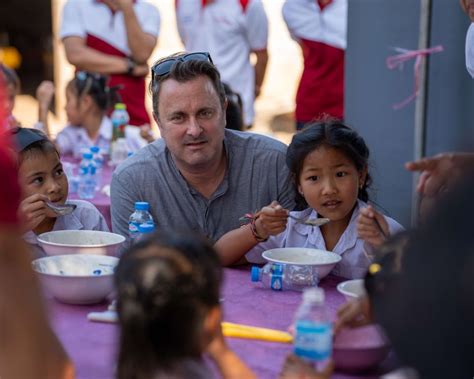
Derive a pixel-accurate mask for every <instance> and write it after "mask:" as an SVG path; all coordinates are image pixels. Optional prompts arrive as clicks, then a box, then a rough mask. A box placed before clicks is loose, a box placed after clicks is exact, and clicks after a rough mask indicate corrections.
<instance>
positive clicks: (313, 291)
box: [303, 287, 324, 303]
mask: <svg viewBox="0 0 474 379" xmlns="http://www.w3.org/2000/svg"><path fill="white" fill-rule="evenodd" d="M303 301H305V302H306V301H307V302H314V303H324V290H323V289H322V288H320V287H309V288H305V289H304V290H303Z"/></svg>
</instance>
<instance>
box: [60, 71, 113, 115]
mask: <svg viewBox="0 0 474 379" xmlns="http://www.w3.org/2000/svg"><path fill="white" fill-rule="evenodd" d="M108 79H109V78H108V76H106V75H101V74H96V73H91V72H87V71H78V72H77V73H76V75H75V76H74V79H72V80H71V82H70V83H69V84H68V88H71V89H72V90H73V92H74V94H75V95H76V96H77V97H78V98H82V97H83V96H85V95H89V96H91V97H92V99H93V100H94V102H95V103H96V104H97V106H98V107H99V109H100V110H102V111H107V110H108V109H110V108H111V107H113V105H114V104H115V103H118V102H120V95H119V94H118V92H117V91H118V89H119V88H118V87H108V85H107V82H108Z"/></svg>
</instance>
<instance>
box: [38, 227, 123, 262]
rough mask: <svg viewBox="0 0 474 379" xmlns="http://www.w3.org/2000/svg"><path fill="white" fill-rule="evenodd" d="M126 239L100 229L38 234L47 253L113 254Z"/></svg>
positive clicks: (39, 240)
mask: <svg viewBox="0 0 474 379" xmlns="http://www.w3.org/2000/svg"><path fill="white" fill-rule="evenodd" d="M124 241H125V237H123V236H121V235H120V234H115V233H109V232H101V231H98V230H57V231H54V232H47V233H43V234H40V235H39V236H38V242H39V244H40V245H41V247H42V248H43V249H44V251H45V252H46V254H47V255H66V254H95V255H111V256H115V255H117V253H118V248H119V247H120V245H121V244H122V243H123V242H124Z"/></svg>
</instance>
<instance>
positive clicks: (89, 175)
mask: <svg viewBox="0 0 474 379" xmlns="http://www.w3.org/2000/svg"><path fill="white" fill-rule="evenodd" d="M95 171H96V167H95V164H94V162H93V161H92V153H84V154H82V161H81V164H80V166H79V188H78V191H77V192H78V195H79V198H81V199H93V198H94V196H95V187H96V173H95Z"/></svg>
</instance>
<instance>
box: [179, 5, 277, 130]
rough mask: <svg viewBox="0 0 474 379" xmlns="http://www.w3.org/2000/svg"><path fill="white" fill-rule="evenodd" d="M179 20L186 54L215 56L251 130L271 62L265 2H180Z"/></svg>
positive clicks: (215, 60)
mask: <svg viewBox="0 0 474 379" xmlns="http://www.w3.org/2000/svg"><path fill="white" fill-rule="evenodd" d="M176 21H177V24H178V32H179V35H180V37H181V41H182V42H183V44H184V46H185V48H186V51H188V52H195V51H208V52H209V53H211V56H212V58H213V61H214V64H215V65H216V67H217V69H218V70H219V73H220V74H221V79H222V81H223V82H224V83H226V84H228V85H229V86H230V88H231V89H232V90H233V91H234V92H237V93H238V94H239V95H240V97H241V98H242V102H243V109H244V124H245V125H246V127H250V126H251V125H252V123H253V121H254V117H255V111H254V100H255V98H256V97H258V95H259V94H260V91H261V87H262V83H263V79H264V77H265V71H266V68H267V62H268V52H267V42H268V20H267V16H266V13H265V9H264V8H263V4H262V2H261V0H230V1H229V0H205V1H202V0H179V1H177V2H176ZM252 54H253V55H255V65H253V64H252V63H251V55H252Z"/></svg>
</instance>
